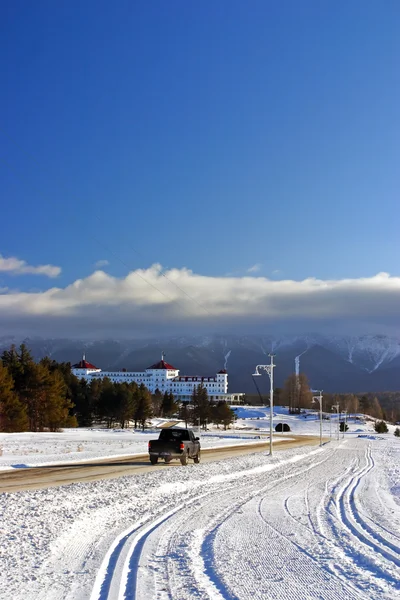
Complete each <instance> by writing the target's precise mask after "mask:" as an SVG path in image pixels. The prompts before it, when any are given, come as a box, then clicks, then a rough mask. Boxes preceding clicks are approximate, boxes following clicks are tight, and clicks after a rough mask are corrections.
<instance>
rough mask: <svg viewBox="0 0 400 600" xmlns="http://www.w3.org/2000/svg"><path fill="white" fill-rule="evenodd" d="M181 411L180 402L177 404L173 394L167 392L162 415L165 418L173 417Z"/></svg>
mask: <svg viewBox="0 0 400 600" xmlns="http://www.w3.org/2000/svg"><path fill="white" fill-rule="evenodd" d="M178 410H179V404H178V402H175V398H174V395H173V393H172V392H165V393H164V396H163V399H162V404H161V414H162V416H163V417H172V416H173V415H175V414H176V413H177V412H178Z"/></svg>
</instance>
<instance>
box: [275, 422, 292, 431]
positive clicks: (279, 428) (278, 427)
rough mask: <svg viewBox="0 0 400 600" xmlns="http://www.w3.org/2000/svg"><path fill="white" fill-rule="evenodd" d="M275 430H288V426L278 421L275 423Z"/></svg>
mask: <svg viewBox="0 0 400 600" xmlns="http://www.w3.org/2000/svg"><path fill="white" fill-rule="evenodd" d="M275 431H276V432H282V431H290V426H289V425H288V424H287V423H278V424H277V425H275Z"/></svg>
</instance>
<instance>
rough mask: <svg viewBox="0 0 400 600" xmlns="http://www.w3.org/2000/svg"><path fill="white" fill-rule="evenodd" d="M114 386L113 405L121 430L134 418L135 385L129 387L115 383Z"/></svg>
mask: <svg viewBox="0 0 400 600" xmlns="http://www.w3.org/2000/svg"><path fill="white" fill-rule="evenodd" d="M114 385H115V404H116V414H115V416H116V420H117V421H118V422H119V424H120V426H121V427H122V429H124V427H125V425H126V424H129V421H131V420H132V419H133V417H134V414H135V410H136V401H137V394H136V389H137V386H136V384H134V386H133V385H129V384H127V383H116V384H114Z"/></svg>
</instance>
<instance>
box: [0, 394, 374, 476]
mask: <svg viewBox="0 0 400 600" xmlns="http://www.w3.org/2000/svg"><path fill="white" fill-rule="evenodd" d="M235 412H236V414H237V416H238V420H237V422H236V423H235V426H234V428H233V429H230V430H228V431H225V432H224V431H223V430H222V429H219V430H218V429H216V428H215V427H212V426H209V431H208V432H207V433H205V432H202V433H201V434H200V436H201V444H202V447H203V448H218V447H220V446H228V445H238V444H245V443H247V442H252V443H254V442H255V441H256V439H257V436H258V435H264V434H266V433H268V431H269V409H268V408H264V407H261V408H258V407H257V408H251V407H243V406H239V407H235ZM159 422H160V420H157V421H155V423H159ZM277 423H288V425H289V426H290V428H291V431H292V433H294V434H296V435H306V434H307V435H319V415H318V413H309V414H308V415H307V417H306V418H304V416H303V415H294V416H293V415H288V414H287V411H286V410H285V409H282V408H280V407H276V409H275V411H274V426H275V425H276V424H277ZM349 426H350V433H351V434H354V433H360V432H368V431H370V432H373V424H372V423H369V424H366V425H363V424H360V422H351V423H350V424H349ZM335 434H336V421H335V420H333V421H332V435H333V436H335ZM158 435H159V430H153V431H145V432H144V433H142V432H140V431H134V432H133V431H132V430H127V429H113V430H105V429H85V428H81V429H66V430H65V431H63V432H60V433H13V434H7V433H0V448H1V451H2V452H1V456H0V470H4V469H10V468H13V469H16V468H25V467H33V466H44V465H50V464H51V465H53V464H57V463H60V462H67V461H71V462H85V461H88V460H99V459H103V458H109V457H113V458H122V457H125V456H134V455H140V454H145V453H147V444H148V441H149V440H150V439H154V438H157V437H158ZM324 435H325V436H327V437H329V422H327V421H324ZM347 435H349V434H347ZM281 439H282V438H281V437H279V434H276V435H275V436H274V441H275V442H279V441H281Z"/></svg>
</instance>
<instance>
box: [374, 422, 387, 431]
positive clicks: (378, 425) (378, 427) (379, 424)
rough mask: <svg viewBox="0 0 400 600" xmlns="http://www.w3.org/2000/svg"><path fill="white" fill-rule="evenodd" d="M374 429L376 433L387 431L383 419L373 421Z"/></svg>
mask: <svg viewBox="0 0 400 600" xmlns="http://www.w3.org/2000/svg"><path fill="white" fill-rule="evenodd" d="M374 429H375V431H376V433H387V432H388V431H389V429H388V426H387V425H386V423H385V421H375V427H374Z"/></svg>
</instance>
